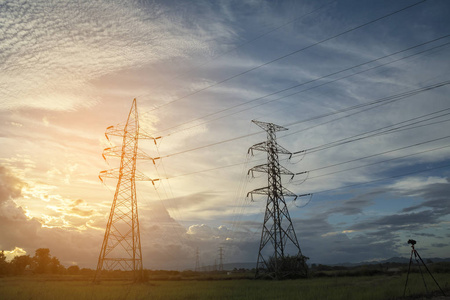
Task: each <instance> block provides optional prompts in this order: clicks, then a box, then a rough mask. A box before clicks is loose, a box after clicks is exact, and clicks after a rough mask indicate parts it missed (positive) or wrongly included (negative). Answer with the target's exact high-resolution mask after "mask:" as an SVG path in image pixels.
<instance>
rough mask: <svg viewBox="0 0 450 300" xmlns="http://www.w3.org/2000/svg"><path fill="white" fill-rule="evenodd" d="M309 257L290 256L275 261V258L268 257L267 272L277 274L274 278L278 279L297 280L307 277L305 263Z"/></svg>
mask: <svg viewBox="0 0 450 300" xmlns="http://www.w3.org/2000/svg"><path fill="white" fill-rule="evenodd" d="M308 259H309V257H306V256H304V255H301V256H290V255H287V256H285V257H279V258H278V259H277V260H276V259H275V257H273V256H271V257H269V261H268V266H267V267H268V269H267V270H268V271H269V272H275V273H277V274H276V276H277V277H278V278H279V279H282V278H299V277H308V265H307V264H306V261H307V260H308Z"/></svg>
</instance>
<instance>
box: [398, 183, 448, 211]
mask: <svg viewBox="0 0 450 300" xmlns="http://www.w3.org/2000/svg"><path fill="white" fill-rule="evenodd" d="M412 192H413V193H415V194H419V195H420V196H421V197H422V198H424V199H425V201H423V202H422V203H420V204H418V205H414V206H411V207H407V208H405V209H403V211H404V212H409V211H414V210H418V209H423V208H432V209H433V212H434V214H435V216H436V217H443V216H445V215H448V214H450V205H449V204H448V203H449V199H450V196H449V195H450V182H449V179H448V178H447V182H446V183H434V184H430V185H427V186H426V187H424V188H422V189H420V190H418V191H417V190H416V191H412Z"/></svg>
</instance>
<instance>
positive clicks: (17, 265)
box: [0, 248, 90, 276]
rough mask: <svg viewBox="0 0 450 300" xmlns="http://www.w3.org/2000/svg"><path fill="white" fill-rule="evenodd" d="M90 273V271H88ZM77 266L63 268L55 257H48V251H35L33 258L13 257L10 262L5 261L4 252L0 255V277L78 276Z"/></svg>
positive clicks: (45, 249) (28, 256)
mask: <svg viewBox="0 0 450 300" xmlns="http://www.w3.org/2000/svg"><path fill="white" fill-rule="evenodd" d="M89 271H90V270H89ZM79 272H80V268H79V267H78V266H70V267H68V268H65V267H64V266H63V265H62V264H61V263H60V261H59V259H58V258H56V257H55V256H51V255H50V249H48V248H39V249H36V251H35V253H34V256H30V255H19V256H15V257H14V258H13V259H12V260H11V261H10V262H8V261H7V260H6V256H5V253H4V251H1V253H0V276H15V275H24V274H78V273H79Z"/></svg>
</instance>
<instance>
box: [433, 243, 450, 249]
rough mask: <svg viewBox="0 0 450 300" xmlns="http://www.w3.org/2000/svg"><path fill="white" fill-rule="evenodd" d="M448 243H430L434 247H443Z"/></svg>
mask: <svg viewBox="0 0 450 300" xmlns="http://www.w3.org/2000/svg"><path fill="white" fill-rule="evenodd" d="M448 245H449V244H444V243H433V244H431V246H433V247H436V248H443V247H447V246H448Z"/></svg>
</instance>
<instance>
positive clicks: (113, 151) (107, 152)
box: [102, 146, 161, 164]
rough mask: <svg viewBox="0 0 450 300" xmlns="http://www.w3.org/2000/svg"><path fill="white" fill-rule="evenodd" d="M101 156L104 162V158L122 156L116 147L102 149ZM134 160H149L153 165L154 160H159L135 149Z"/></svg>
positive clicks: (120, 148) (120, 149)
mask: <svg viewBox="0 0 450 300" xmlns="http://www.w3.org/2000/svg"><path fill="white" fill-rule="evenodd" d="M102 156H103V159H105V160H106V157H121V156H122V147H119V146H116V147H108V148H105V149H103V153H102ZM136 159H143V160H151V161H153V164H155V160H158V159H161V158H160V157H151V156H150V155H148V154H147V153H145V152H144V151H142V150H140V149H137V152H136Z"/></svg>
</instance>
